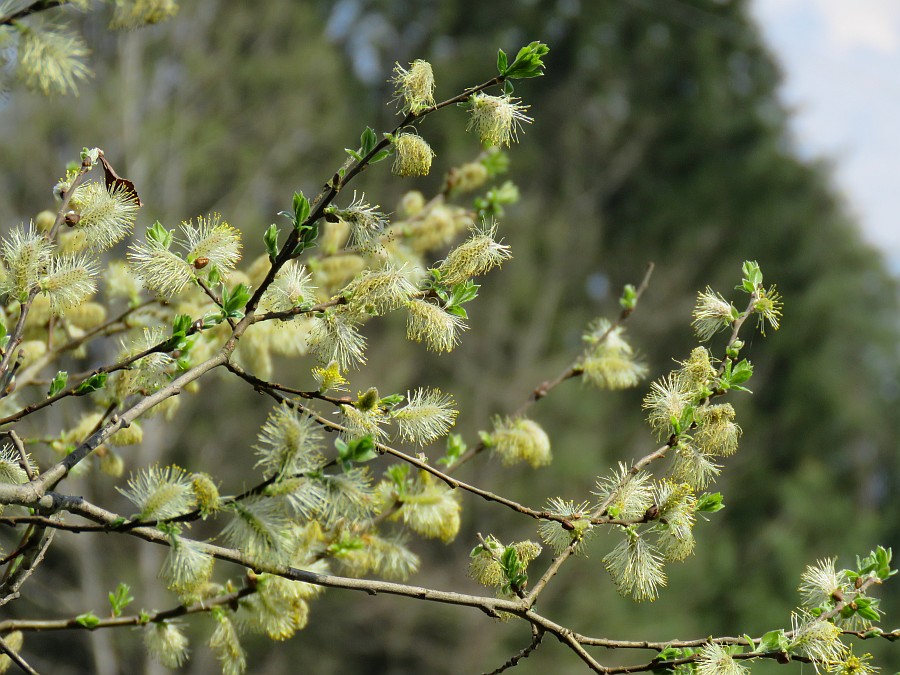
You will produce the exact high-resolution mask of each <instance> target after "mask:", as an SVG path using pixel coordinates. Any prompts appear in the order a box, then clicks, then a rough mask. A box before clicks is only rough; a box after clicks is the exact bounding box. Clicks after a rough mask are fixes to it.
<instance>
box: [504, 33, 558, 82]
mask: <svg viewBox="0 0 900 675" xmlns="http://www.w3.org/2000/svg"><path fill="white" fill-rule="evenodd" d="M549 51H550V48H549V47H548V46H547V45H545V44H544V43H542V42H537V41H535V42H532V43H531V44H529V45H526V46H524V47H522V48H521V49H520V50H519V53H518V54H516V59H515V60H514V61H513V62H512V63H511V64H510V65H509V66H508V67H507V68H505V69H503V70H501V71H500V72H501V74H502V75H505V76H506V77H508V78H510V79H524V78H528V77H540V76H541V75H543V74H544V61H543V57H544V56H545V55H546V54H547V53H548V52H549Z"/></svg>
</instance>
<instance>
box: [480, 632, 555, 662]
mask: <svg viewBox="0 0 900 675" xmlns="http://www.w3.org/2000/svg"><path fill="white" fill-rule="evenodd" d="M544 633H545V631H544V629H543V628H541V627H540V626H535V625H534V624H531V642H530V643H529V644H528V645H527V646H526V647H524V648H523V649H521V650H519V651H518V652H517V653H516V654H514V655H513V656H511V657H509V659H508V660H507V661H506V663H504V664H503V665H502V666H500V667H499V668H496V669H494V670H492V671H491V672H490V673H486V674H485V675H500V673H502V672H504V671H506V670H509V669H510V668H515V667H516V666H517V665H519V661H521V660H522V659H527V658H528V657H529V656H531V653H532V652H533V651H534V650H536V649H537V648H538V647H540V646H541V640H543V639H544Z"/></svg>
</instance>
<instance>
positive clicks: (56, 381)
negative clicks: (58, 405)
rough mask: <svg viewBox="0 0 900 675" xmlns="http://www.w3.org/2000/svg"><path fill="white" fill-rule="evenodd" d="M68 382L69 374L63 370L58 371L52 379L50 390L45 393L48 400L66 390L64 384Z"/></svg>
mask: <svg viewBox="0 0 900 675" xmlns="http://www.w3.org/2000/svg"><path fill="white" fill-rule="evenodd" d="M68 381H69V373H67V372H66V371H65V370H60V371H59V372H58V373H56V376H55V377H54V378H53V381H52V382H51V383H50V390H49V391H48V392H47V396H48V398H53V397H54V396H56V395H57V394H58V393H59V392H61V391H62V390H63V389H65V388H66V383H67V382H68Z"/></svg>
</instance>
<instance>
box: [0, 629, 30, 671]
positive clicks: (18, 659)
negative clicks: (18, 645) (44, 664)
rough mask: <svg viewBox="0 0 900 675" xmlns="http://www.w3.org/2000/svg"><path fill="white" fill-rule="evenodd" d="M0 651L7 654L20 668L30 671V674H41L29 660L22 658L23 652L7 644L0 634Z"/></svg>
mask: <svg viewBox="0 0 900 675" xmlns="http://www.w3.org/2000/svg"><path fill="white" fill-rule="evenodd" d="M0 652H3V653H4V654H6V656H8V657H9V660H10V661H12V662H13V663H15V664H16V665H17V666H19V669H20V670H22V671H23V672H25V673H28V675H39V674H38V671H36V670H35V669H34V668H32V667H31V666H30V665H28V662H27V661H26V660H25V659H23V658H22V656H21V654H19V653H18V652H17V651H16V650H14V649H12V648H11V647H10V646H9V645H8V644H6V640H4V639H3V637H2V636H0Z"/></svg>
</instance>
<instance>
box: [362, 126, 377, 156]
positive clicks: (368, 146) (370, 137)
mask: <svg viewBox="0 0 900 675" xmlns="http://www.w3.org/2000/svg"><path fill="white" fill-rule="evenodd" d="M377 144H378V136H376V135H375V130H374V129H372V127H366V130H365V131H364V132H362V135H361V136H360V137H359V147H360V151H359V152H360V154H361V155H362V156H363V157H365V156H366V155H368V154H369V153H370V152H372V150H373V149H374V148H375V146H376V145H377Z"/></svg>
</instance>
